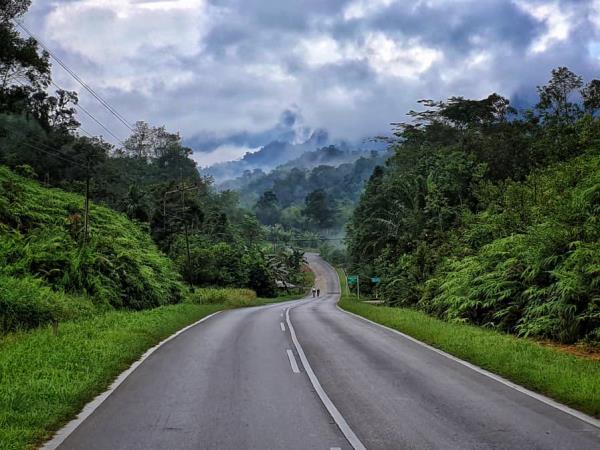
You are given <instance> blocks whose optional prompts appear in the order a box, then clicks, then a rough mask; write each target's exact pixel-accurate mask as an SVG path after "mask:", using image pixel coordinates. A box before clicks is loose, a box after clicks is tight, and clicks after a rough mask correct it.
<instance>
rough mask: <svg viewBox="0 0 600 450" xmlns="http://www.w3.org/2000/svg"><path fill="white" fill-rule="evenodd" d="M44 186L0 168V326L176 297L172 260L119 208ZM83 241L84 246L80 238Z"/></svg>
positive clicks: (177, 285)
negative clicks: (86, 217)
mask: <svg viewBox="0 0 600 450" xmlns="http://www.w3.org/2000/svg"><path fill="white" fill-rule="evenodd" d="M83 204H84V199H83V197H81V196H80V195H77V194H71V193H67V192H64V191H61V190H58V189H48V188H45V187H42V186H40V185H39V184H38V183H36V182H34V181H31V180H27V179H24V178H22V177H20V176H18V175H16V174H14V173H12V172H11V171H10V170H8V169H7V168H3V167H0V277H2V280H3V282H2V283H1V286H2V287H1V288H0V302H1V304H2V309H3V311H2V314H0V315H1V316H2V318H3V321H4V326H3V329H4V330H7V329H14V328H17V327H19V326H23V327H31V326H35V325H39V324H41V323H44V322H49V321H55V320H65V319H69V318H75V317H78V316H81V315H85V314H87V313H88V312H89V310H90V309H93V308H92V306H91V305H92V303H93V304H94V305H95V308H99V309H102V308H108V309H110V308H128V309H145V308H151V307H156V306H161V305H164V304H169V303H177V302H179V301H180V300H181V298H182V285H181V283H180V277H179V275H178V274H177V272H176V270H175V265H174V264H173V262H172V261H171V260H169V259H168V258H167V257H165V256H164V255H163V254H162V253H161V252H160V251H159V249H158V248H157V247H156V245H155V244H154V243H153V242H152V239H151V238H150V236H149V235H148V234H147V233H146V232H145V231H144V230H143V229H142V228H141V227H140V226H139V225H136V224H134V223H132V222H131V221H130V220H129V219H128V218H127V217H126V216H125V215H124V214H122V213H118V212H116V211H113V210H111V209H109V208H106V207H102V206H97V205H94V204H92V205H91V208H90V228H92V229H93V232H92V233H90V234H89V236H88V237H87V239H86V238H85V236H84V229H83V227H84V224H83V217H82V209H83ZM84 239H86V243H85V245H83V241H84Z"/></svg>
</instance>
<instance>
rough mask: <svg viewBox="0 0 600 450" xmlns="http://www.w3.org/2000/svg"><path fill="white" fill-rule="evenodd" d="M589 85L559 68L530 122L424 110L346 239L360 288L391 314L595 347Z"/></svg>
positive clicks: (595, 214) (593, 143) (507, 115)
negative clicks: (421, 314) (377, 282)
mask: <svg viewBox="0 0 600 450" xmlns="http://www.w3.org/2000/svg"><path fill="white" fill-rule="evenodd" d="M598 86H600V81H597V80H594V81H592V82H590V83H588V84H587V85H585V86H584V83H583V80H582V79H581V77H578V76H577V75H575V74H573V73H572V72H570V71H569V70H568V69H566V68H564V67H563V68H559V69H556V70H554V71H553V73H552V78H551V80H550V81H549V83H548V85H546V86H542V87H539V88H538V91H539V95H540V101H539V103H538V105H537V106H536V107H535V109H533V110H530V111H525V112H521V113H517V111H515V110H513V109H512V108H511V107H510V105H509V102H508V100H507V99H504V98H502V97H500V96H498V95H497V94H492V95H490V96H489V97H488V98H486V99H483V100H466V99H463V98H460V97H458V98H457V97H453V98H451V99H449V100H448V101H446V102H433V101H429V100H428V101H423V102H422V104H424V105H425V107H426V109H425V110H424V111H421V112H411V113H410V114H411V115H412V116H413V118H414V121H413V122H411V123H405V124H397V125H396V129H395V136H396V137H395V138H394V139H392V140H391V142H390V144H391V148H392V149H393V150H394V152H395V154H394V156H392V157H391V158H390V159H389V160H388V161H387V163H386V166H385V167H379V168H376V169H375V171H374V172H373V175H372V176H371V178H370V180H369V182H368V184H367V187H366V190H365V193H364V194H363V196H362V198H361V200H360V202H359V205H358V207H357V209H356V211H355V214H354V216H353V218H352V220H351V222H350V225H349V228H348V235H349V240H348V244H349V254H350V266H351V269H352V270H353V271H356V272H358V273H360V274H361V275H362V276H363V277H364V278H365V281H364V283H362V282H361V289H362V290H364V292H366V291H367V290H368V288H369V287H370V283H369V282H368V281H369V279H368V278H367V277H371V276H381V277H382V283H381V286H380V287H379V292H380V293H381V295H382V297H383V298H384V299H385V301H386V302H387V303H388V304H389V305H396V306H413V307H416V308H419V309H422V310H424V311H426V312H428V313H431V314H434V315H436V316H438V317H441V318H444V319H449V320H452V321H458V322H468V323H473V324H477V325H481V326H485V327H489V328H493V329H497V330H500V331H504V332H509V333H515V334H518V335H520V336H532V337H538V338H548V339H552V340H557V341H560V342H564V343H573V342H578V341H585V342H588V343H596V344H597V343H598V342H600V256H599V255H600V156H599V155H600V119H598V118H597V117H596V113H597V111H598V108H599V107H600V90H598V89H597V87H598ZM361 281H362V280H361Z"/></svg>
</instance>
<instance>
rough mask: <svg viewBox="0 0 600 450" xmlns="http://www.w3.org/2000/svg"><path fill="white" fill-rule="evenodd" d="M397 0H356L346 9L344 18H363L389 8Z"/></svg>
mask: <svg viewBox="0 0 600 450" xmlns="http://www.w3.org/2000/svg"><path fill="white" fill-rule="evenodd" d="M395 1H396V0H354V1H353V2H351V3H350V4H349V5H348V6H347V7H346V8H345V9H344V20H353V19H362V18H364V17H366V16H368V15H370V14H372V13H374V12H377V11H381V10H382V9H385V8H387V7H388V6H390V5H391V4H392V3H394V2H395Z"/></svg>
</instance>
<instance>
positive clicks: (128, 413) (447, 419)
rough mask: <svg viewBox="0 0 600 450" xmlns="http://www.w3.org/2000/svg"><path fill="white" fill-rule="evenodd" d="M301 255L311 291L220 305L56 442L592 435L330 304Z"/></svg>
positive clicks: (236, 444)
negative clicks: (247, 304) (316, 294)
mask: <svg viewBox="0 0 600 450" xmlns="http://www.w3.org/2000/svg"><path fill="white" fill-rule="evenodd" d="M308 258H309V262H310V264H311V266H312V268H313V270H314V271H315V273H316V274H317V284H318V285H319V287H320V288H321V298H320V299H314V300H313V299H312V298H309V299H304V300H299V301H294V302H288V303H281V304H274V305H268V306H264V307H257V308H248V309H239V310H233V311H227V312H224V313H221V314H218V315H216V316H215V317H212V318H210V319H208V320H207V321H205V322H203V323H201V324H199V325H197V326H195V327H192V328H191V329H189V330H188V331H186V332H184V333H182V334H181V335H179V336H178V337H176V338H175V339H173V340H171V341H169V342H167V343H166V344H165V345H163V346H162V347H160V348H159V349H158V350H157V351H156V352H154V353H153V354H152V355H151V356H150V357H149V358H148V359H146V360H145V361H144V362H143V363H142V364H141V365H140V366H139V367H138V368H137V369H136V370H135V371H134V372H133V373H132V374H131V375H130V376H129V377H128V378H127V379H126V380H125V381H124V382H123V383H122V384H121V385H120V386H119V387H118V388H117V389H116V390H115V391H114V392H113V393H112V394H111V395H110V396H109V397H108V398H107V399H106V400H105V401H104V402H103V403H102V404H101V405H100V406H99V407H98V408H97V409H96V410H95V411H94V412H93V413H92V414H91V415H90V416H89V417H88V418H87V419H86V420H84V421H83V423H81V425H80V426H79V427H78V428H76V430H75V431H74V432H73V433H71V434H70V435H69V436H68V437H67V438H66V440H64V442H63V443H62V444H61V445H60V447H59V448H60V449H61V450H67V449H85V450H93V449H102V450H109V449H110V450H117V449H140V450H141V449H144V450H151V449H335V448H340V449H345V448H352V445H351V443H350V442H349V441H348V440H347V439H346V436H348V430H350V431H349V432H350V433H354V436H355V438H356V440H354V441H352V444H354V446H355V447H357V448H361V446H363V445H364V447H366V448H368V449H437V448H440V449H441V448H443V449H450V448H456V449H468V448H478V449H480V448H495V449H497V448H506V449H595V448H596V449H597V448H600V430H599V429H598V428H596V427H594V426H593V425H590V424H588V423H586V422H584V421H581V420H579V419H577V418H575V417H573V416H571V415H569V414H567V413H565V412H562V411H560V410H558V409H556V408H553V407H551V406H549V405H547V404H545V403H542V402H540V401H538V400H536V399H534V398H531V397H530V396H528V395H526V394H524V393H521V392H519V391H517V390H515V389H512V388H510V387H508V386H506V385H504V384H502V383H499V382H497V381H494V380H493V379H491V378H489V377H487V376H485V375H483V374H481V373H478V372H476V371H474V370H472V369H469V368H468V367H465V366H464V365H461V364H459V363H458V362H456V361H453V360H451V359H448V358H446V357H444V356H443V355H440V354H438V353H436V352H433V351H431V350H429V349H427V348H425V347H423V346H421V345H419V344H416V343H414V342H412V341H410V340H408V339H406V338H403V337H402V336H400V335H398V334H395V333H393V332H391V331H388V330H385V329H383V328H381V327H378V326H376V325H373V324H370V323H368V322H365V321H363V320H361V319H358V318H355V317H353V316H351V315H348V314H346V313H344V312H342V311H340V310H338V309H337V308H336V306H335V303H336V301H337V300H338V298H339V282H338V280H337V276H336V274H335V272H334V271H333V269H332V268H331V267H330V266H329V265H327V264H326V263H324V262H323V261H322V260H321V259H320V258H319V257H318V256H316V255H313V254H311V255H308ZM288 309H289V312H288ZM286 313H287V314H286ZM288 317H289V320H287V319H288ZM290 324H292V327H293V330H294V334H295V337H296V340H297V343H298V344H299V345H300V352H302V353H303V354H304V355H303V356H304V357H305V358H306V360H307V362H308V363H309V367H305V366H304V365H303V364H302V358H301V355H300V353H299V350H298V348H297V347H296V346H295V345H294V342H293V339H292V336H291V333H290V331H291V330H290V327H289V325H290ZM309 374H313V375H314V376H313V381H314V378H315V377H316V379H317V382H318V383H319V385H320V387H321V388H322V391H320V390H319V389H318V388H317V389H315V385H314V384H313V383H312V382H311V379H310V378H309ZM323 393H324V394H325V396H326V397H327V399H329V400H330V402H331V403H332V404H333V408H335V413H334V416H333V417H332V415H331V414H330V412H329V411H330V410H328V409H326V407H325V406H324V403H323V402H322V399H321V397H320V395H319V394H323ZM330 406H331V405H330ZM334 418H335V419H336V420H334ZM340 420H342V421H344V424H345V425H347V426H346V428H344V426H343V425H344V424H342V428H340V427H339V426H338V424H339V422H340ZM336 421H337V423H336ZM342 430H344V431H345V432H346V434H344V433H342Z"/></svg>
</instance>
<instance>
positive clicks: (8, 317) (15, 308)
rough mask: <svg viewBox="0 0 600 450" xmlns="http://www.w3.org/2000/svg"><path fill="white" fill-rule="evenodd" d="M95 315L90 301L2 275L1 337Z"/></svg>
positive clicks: (40, 284)
mask: <svg viewBox="0 0 600 450" xmlns="http://www.w3.org/2000/svg"><path fill="white" fill-rule="evenodd" d="M95 311H96V309H95V307H94V305H93V304H92V302H91V301H90V300H89V299H86V298H83V297H75V296H71V295H67V294H64V293H60V292H55V291H53V290H52V289H50V288H49V287H47V286H44V285H43V283H42V282H41V281H40V280H36V279H34V278H30V277H28V278H13V277H9V276H6V275H0V332H1V333H7V332H10V331H17V330H24V329H28V328H34V327H37V326H40V325H45V324H48V323H50V322H59V321H64V320H73V319H81V318H87V317H90V316H92V315H93V314H94V312H95Z"/></svg>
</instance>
